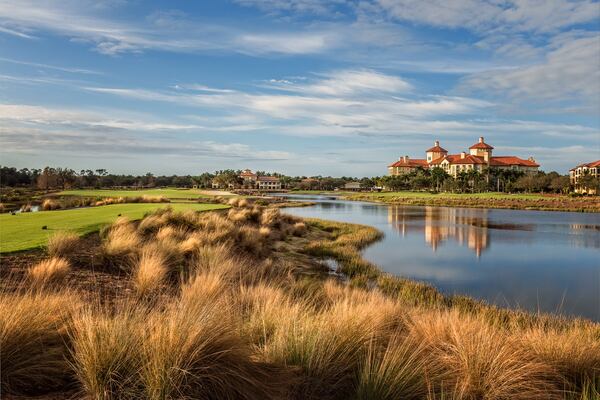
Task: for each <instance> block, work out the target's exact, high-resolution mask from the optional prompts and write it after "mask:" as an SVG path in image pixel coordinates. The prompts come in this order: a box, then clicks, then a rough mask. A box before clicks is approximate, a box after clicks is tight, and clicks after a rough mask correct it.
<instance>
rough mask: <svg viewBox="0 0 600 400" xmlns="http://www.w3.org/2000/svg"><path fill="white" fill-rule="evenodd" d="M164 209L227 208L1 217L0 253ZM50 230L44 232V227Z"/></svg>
mask: <svg viewBox="0 0 600 400" xmlns="http://www.w3.org/2000/svg"><path fill="white" fill-rule="evenodd" d="M161 207H171V208H173V209H174V210H178V211H180V210H196V211H207V210H216V209H222V208H227V207H228V206H225V205H222V204H197V203H187V204H186V203H174V204H149V203H136V204H114V205H110V206H102V207H91V208H76V209H71V210H61V211H41V212H36V213H23V214H16V215H11V214H0V253H7V252H11V251H19V250H26V249H31V248H34V247H39V246H43V245H45V244H46V242H47V240H48V237H49V236H50V235H52V234H53V233H54V232H57V231H61V230H69V231H73V232H77V233H78V234H80V235H84V234H86V233H90V232H94V231H97V230H98V229H100V227H101V226H102V225H105V224H108V223H111V222H112V221H114V220H115V219H116V218H117V217H118V216H119V214H121V215H123V216H126V217H128V218H130V219H132V220H135V219H140V218H142V217H143V216H144V214H145V213H146V212H148V211H153V210H156V209H158V208H161ZM44 225H45V226H47V227H48V229H46V230H44V229H42V226H44Z"/></svg>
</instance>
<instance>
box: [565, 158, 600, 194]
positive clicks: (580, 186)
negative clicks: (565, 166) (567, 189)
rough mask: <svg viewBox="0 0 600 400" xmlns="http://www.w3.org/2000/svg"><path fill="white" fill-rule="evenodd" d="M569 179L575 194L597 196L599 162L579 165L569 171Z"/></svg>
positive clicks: (599, 172)
mask: <svg viewBox="0 0 600 400" xmlns="http://www.w3.org/2000/svg"><path fill="white" fill-rule="evenodd" d="M569 179H570V181H571V185H572V186H573V190H574V191H575V193H584V194H598V180H599V179H600V160H596V161H592V162H589V163H584V164H579V165H578V166H576V167H575V168H571V169H570V170H569Z"/></svg>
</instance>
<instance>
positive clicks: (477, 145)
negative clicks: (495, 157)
mask: <svg viewBox="0 0 600 400" xmlns="http://www.w3.org/2000/svg"><path fill="white" fill-rule="evenodd" d="M493 148H494V147H493V146H490V145H489V144H487V143H486V142H485V141H484V140H483V136H481V137H480V138H479V142H477V143H475V144H474V145H473V146H471V147H469V150H470V149H483V150H491V149H493Z"/></svg>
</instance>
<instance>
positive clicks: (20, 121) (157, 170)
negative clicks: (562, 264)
mask: <svg viewBox="0 0 600 400" xmlns="http://www.w3.org/2000/svg"><path fill="white" fill-rule="evenodd" d="M479 136H484V137H485V140H486V142H487V143H489V144H491V145H493V146H494V147H495V150H494V154H495V155H516V156H519V157H523V158H528V157H530V156H533V157H534V158H535V159H536V161H538V162H539V163H540V164H541V168H542V169H543V170H546V171H551V170H557V171H559V172H561V173H566V172H567V171H568V169H569V168H571V167H573V166H574V165H576V164H579V163H582V162H589V161H592V160H596V159H599V158H600V3H599V2H598V1H592V0H582V1H572V0H507V1H502V0H430V1H423V0H348V1H345V0H231V1H226V0H202V1H200V0H198V1H190V0H181V1H180V0H169V1H143V0H35V1H34V0H17V1H15V0H0V164H2V165H8V166H14V167H17V168H24V167H28V168H40V167H44V166H46V165H51V166H57V167H58V166H61V167H69V168H73V169H75V170H80V169H98V168H105V169H107V170H109V171H110V172H113V173H132V174H143V173H146V172H152V173H154V174H158V175H162V174H167V175H171V174H191V175H196V174H200V173H202V172H204V171H215V170H218V169H225V168H232V169H244V168H251V169H253V170H267V171H277V172H281V173H285V174H288V175H302V176H313V175H332V176H379V175H384V174H386V173H387V168H386V167H387V165H388V164H390V163H392V162H394V161H395V160H397V159H398V158H399V157H401V156H404V155H409V156H410V157H414V158H424V152H425V149H427V148H428V147H431V146H432V145H433V142H434V141H435V140H439V141H440V142H441V145H442V146H443V147H444V148H446V149H447V150H449V151H450V153H459V152H460V151H463V150H466V149H467V148H468V147H469V146H470V145H472V144H473V143H475V142H476V141H477V139H478V138H479Z"/></svg>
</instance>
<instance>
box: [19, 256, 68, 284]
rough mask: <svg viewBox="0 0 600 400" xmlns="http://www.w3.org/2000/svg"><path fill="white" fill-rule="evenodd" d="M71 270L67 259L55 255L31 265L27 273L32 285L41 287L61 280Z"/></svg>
mask: <svg viewBox="0 0 600 400" xmlns="http://www.w3.org/2000/svg"><path fill="white" fill-rule="evenodd" d="M70 270H71V266H70V265H69V262H68V261H67V260H65V259H64V258H59V257H53V258H50V259H47V260H44V261H41V262H39V263H37V264H36V265H34V266H32V267H30V268H29V270H28V271H27V275H28V278H29V280H30V282H31V284H32V286H33V287H35V288H38V289H41V288H44V287H48V286H50V285H54V284H57V283H59V282H61V281H62V280H63V279H64V278H65V277H66V276H67V274H68V273H69V271H70Z"/></svg>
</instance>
